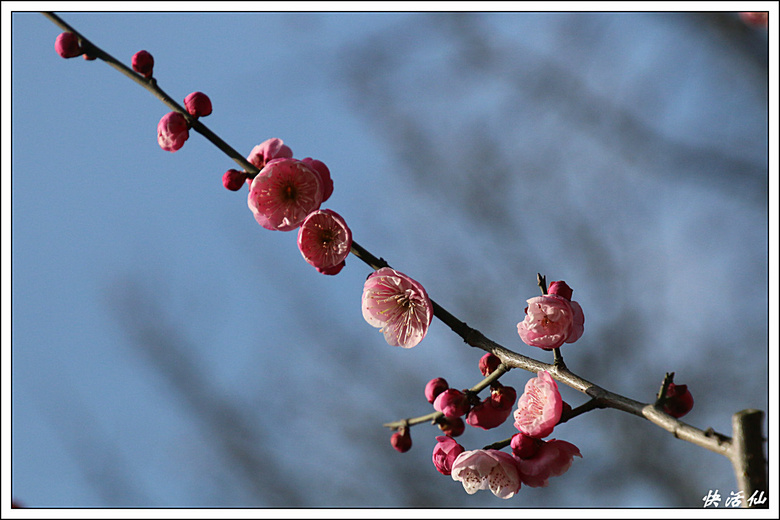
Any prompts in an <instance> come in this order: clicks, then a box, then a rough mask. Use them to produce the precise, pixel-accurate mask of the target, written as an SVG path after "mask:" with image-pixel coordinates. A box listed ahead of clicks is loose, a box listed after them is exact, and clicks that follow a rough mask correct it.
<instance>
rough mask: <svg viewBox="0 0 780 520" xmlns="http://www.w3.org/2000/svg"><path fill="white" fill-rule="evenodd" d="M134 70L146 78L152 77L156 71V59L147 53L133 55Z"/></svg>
mask: <svg viewBox="0 0 780 520" xmlns="http://www.w3.org/2000/svg"><path fill="white" fill-rule="evenodd" d="M131 63H132V66H133V70H134V71H136V72H137V73H138V74H140V75H141V76H143V77H145V78H151V77H152V71H153V70H154V58H153V57H152V55H151V54H149V53H148V52H147V51H138V52H136V53H135V54H133V59H132V61H131Z"/></svg>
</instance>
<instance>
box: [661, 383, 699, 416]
mask: <svg viewBox="0 0 780 520" xmlns="http://www.w3.org/2000/svg"><path fill="white" fill-rule="evenodd" d="M663 403H664V404H663V408H664V412H666V413H668V414H669V415H671V416H672V417H675V418H677V419H679V418H680V417H682V416H683V415H685V414H687V413H688V412H690V411H691V409H692V408H693V396H692V395H691V392H690V391H689V390H688V385H675V384H674V383H669V386H668V387H667V389H666V398H665V399H664V401H663Z"/></svg>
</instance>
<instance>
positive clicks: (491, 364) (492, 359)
mask: <svg viewBox="0 0 780 520" xmlns="http://www.w3.org/2000/svg"><path fill="white" fill-rule="evenodd" d="M500 364H501V360H500V359H498V356H496V355H495V354H491V353H490V352H488V353H487V354H485V355H484V356H482V357H481V358H480V359H479V371H480V372H482V375H483V376H489V375H490V374H492V373H493V372H494V371H495V370H496V369H497V368H498V365H500Z"/></svg>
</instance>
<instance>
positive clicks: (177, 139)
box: [157, 112, 190, 152]
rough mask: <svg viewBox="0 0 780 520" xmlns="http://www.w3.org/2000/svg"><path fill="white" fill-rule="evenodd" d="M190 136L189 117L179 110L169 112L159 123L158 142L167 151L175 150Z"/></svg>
mask: <svg viewBox="0 0 780 520" xmlns="http://www.w3.org/2000/svg"><path fill="white" fill-rule="evenodd" d="M189 137H190V131H189V127H188V125H187V119H186V118H185V117H184V116H183V115H181V114H180V113H178V112H168V113H167V114H165V115H164V116H163V117H162V119H160V122H159V123H157V142H158V143H159V145H160V148H162V149H163V150H165V151H168V152H175V151H176V150H178V149H179V148H181V147H182V146H184V141H186V140H187V139H189Z"/></svg>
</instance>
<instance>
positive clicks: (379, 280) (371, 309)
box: [362, 267, 433, 348]
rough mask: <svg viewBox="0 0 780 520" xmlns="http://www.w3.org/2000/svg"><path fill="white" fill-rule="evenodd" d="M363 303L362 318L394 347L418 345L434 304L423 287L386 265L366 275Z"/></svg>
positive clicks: (426, 330)
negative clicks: (377, 329) (378, 330)
mask: <svg viewBox="0 0 780 520" xmlns="http://www.w3.org/2000/svg"><path fill="white" fill-rule="evenodd" d="M362 303H363V318H364V319H365V320H366V321H367V322H368V323H369V324H370V325H372V326H373V327H377V328H380V331H381V332H382V333H383V334H384V336H385V340H386V341H387V343H389V344H390V345H392V346H396V347H403V348H411V347H414V346H415V345H417V344H418V343H419V342H420V341H422V339H423V338H424V337H425V335H426V334H427V333H428V326H429V325H430V324H431V321H432V320H433V304H432V303H431V300H430V298H428V293H426V292H425V289H424V288H423V286H422V285H421V284H420V283H419V282H417V281H416V280H413V279H412V278H410V277H408V276H406V275H405V274H403V273H401V272H400V271H396V270H395V269H391V268H389V267H383V268H381V269H378V270H377V271H375V272H373V273H371V274H370V275H369V276H368V279H367V280H366V282H365V284H364V285H363V301H362Z"/></svg>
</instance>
